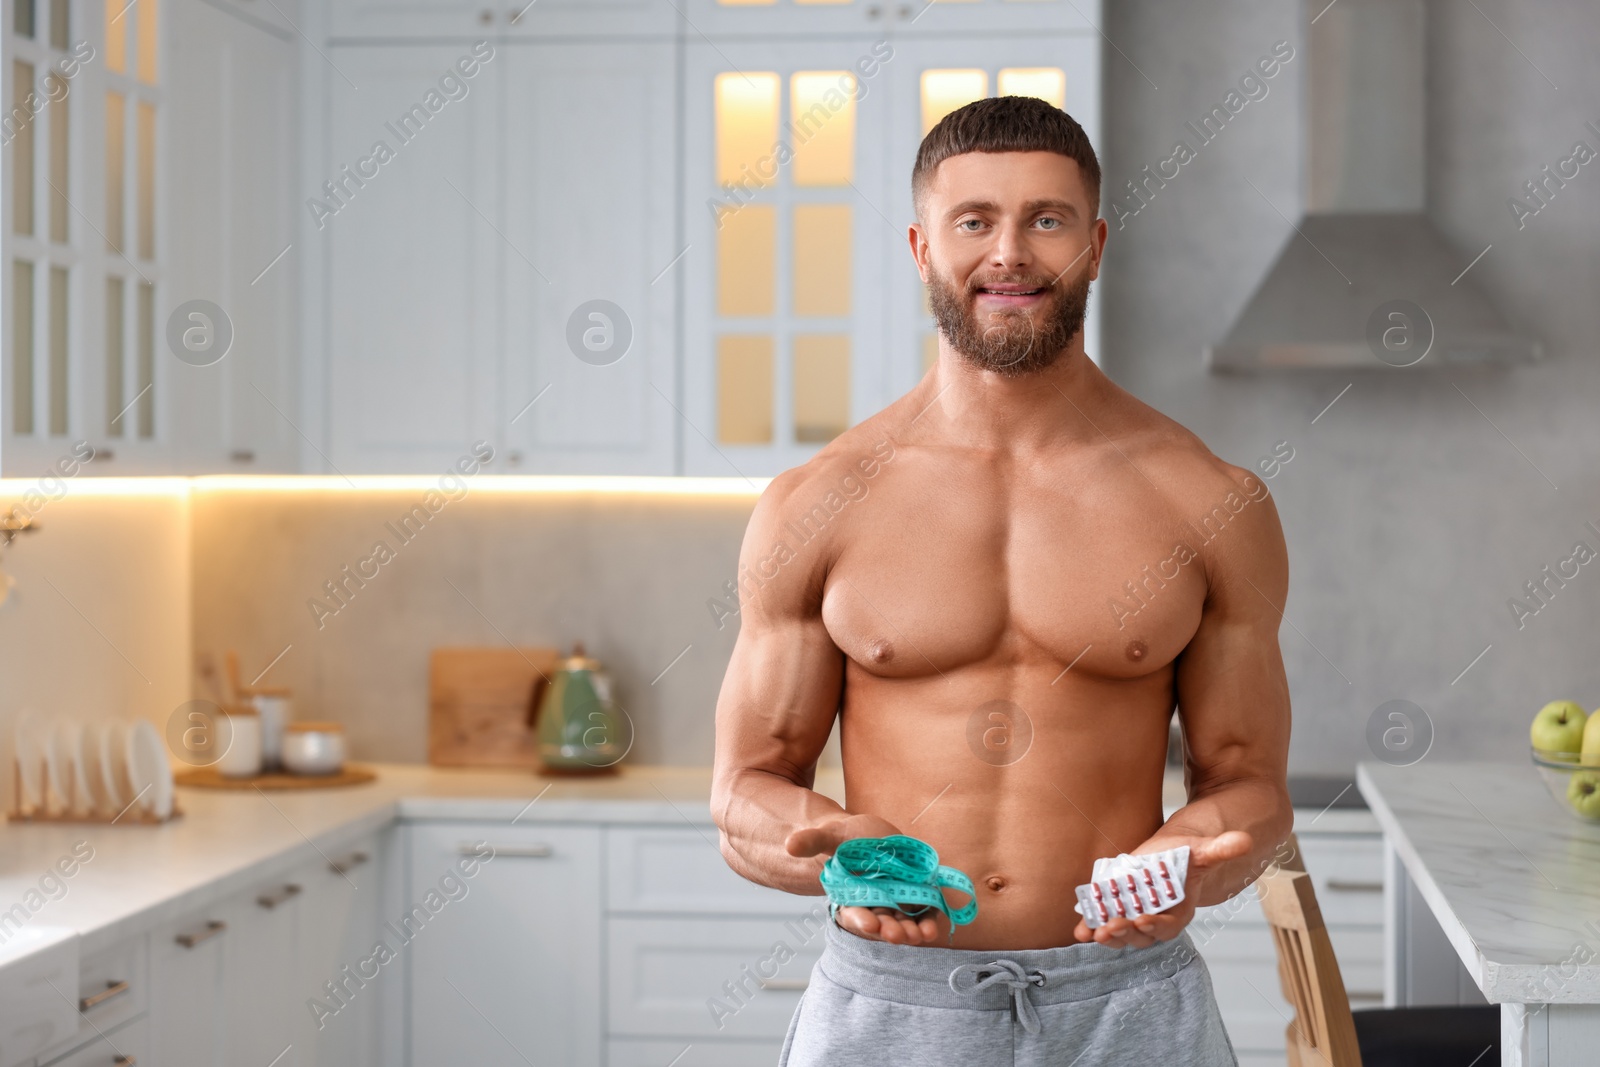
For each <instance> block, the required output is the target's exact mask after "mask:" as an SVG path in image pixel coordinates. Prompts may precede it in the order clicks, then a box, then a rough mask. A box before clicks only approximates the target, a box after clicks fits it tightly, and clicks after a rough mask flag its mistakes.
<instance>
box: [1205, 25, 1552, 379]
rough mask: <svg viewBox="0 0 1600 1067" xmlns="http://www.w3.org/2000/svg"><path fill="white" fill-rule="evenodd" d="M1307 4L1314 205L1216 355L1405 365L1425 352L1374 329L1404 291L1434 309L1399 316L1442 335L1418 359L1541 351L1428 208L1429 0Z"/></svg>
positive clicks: (1253, 362)
mask: <svg viewBox="0 0 1600 1067" xmlns="http://www.w3.org/2000/svg"><path fill="white" fill-rule="evenodd" d="M1305 11H1306V15H1305V17H1306V19H1307V20H1312V21H1310V24H1309V25H1308V26H1307V27H1306V35H1305V39H1306V49H1305V51H1306V57H1305V68H1304V75H1303V76H1304V78H1305V96H1306V101H1305V104H1306V106H1305V123H1304V128H1305V133H1304V152H1303V156H1302V158H1303V161H1304V177H1305V211H1306V214H1305V215H1304V216H1303V217H1302V218H1301V219H1300V220H1299V222H1297V223H1296V224H1295V226H1296V231H1297V232H1293V233H1291V234H1290V235H1289V237H1288V239H1287V241H1285V243H1284V246H1283V249H1282V251H1280V252H1279V253H1278V258H1277V260H1276V262H1274V263H1273V265H1272V268H1271V269H1270V270H1269V271H1267V275H1266V277H1265V278H1263V279H1262V281H1261V284H1260V285H1258V286H1257V287H1256V291H1255V293H1254V294H1252V295H1251V297H1250V300H1249V302H1248V303H1247V304H1246V305H1245V308H1244V310H1243V311H1242V312H1241V313H1240V315H1239V318H1238V319H1237V320H1236V321H1235V322H1234V324H1233V327H1232V328H1231V329H1230V330H1229V331H1228V335H1227V337H1225V338H1224V339H1223V340H1222V341H1220V342H1218V343H1217V344H1215V345H1211V346H1208V347H1207V349H1206V362H1207V365H1208V366H1210V367H1211V368H1212V369H1213V370H1218V371H1243V370H1263V369H1267V368H1272V367H1286V368H1289V367H1293V368H1317V367H1327V368H1352V369H1356V368H1368V367H1371V368H1383V367H1384V366H1385V365H1386V364H1388V365H1404V364H1406V363H1409V362H1410V361H1411V357H1405V358H1391V356H1390V354H1389V353H1383V354H1382V355H1381V356H1380V354H1379V352H1380V350H1379V349H1377V348H1375V347H1374V346H1375V344H1377V343H1378V342H1376V341H1374V340H1369V337H1378V336H1380V335H1382V333H1383V329H1384V326H1383V323H1382V322H1380V320H1385V321H1388V319H1389V315H1388V311H1387V310H1384V311H1382V312H1380V309H1384V308H1385V307H1386V305H1391V304H1392V302H1394V301H1408V302H1410V303H1411V304H1414V305H1416V306H1418V307H1420V308H1421V309H1422V310H1423V311H1424V312H1425V316H1424V317H1422V318H1420V319H1418V320H1417V321H1415V322H1413V321H1411V319H1412V318H1415V316H1414V315H1411V316H1407V317H1406V318H1404V319H1393V320H1392V321H1393V322H1396V323H1402V324H1403V327H1404V329H1405V330H1408V331H1411V340H1412V341H1413V342H1415V343H1416V344H1421V343H1422V342H1424V341H1427V342H1428V347H1427V348H1426V354H1425V356H1423V355H1421V353H1422V352H1423V349H1421V348H1413V349H1412V351H1413V352H1414V353H1416V354H1417V355H1418V356H1419V357H1420V359H1421V361H1420V363H1418V364H1417V365H1418V366H1424V367H1425V366H1430V365H1431V366H1443V365H1446V364H1456V365H1459V364H1465V363H1512V362H1519V361H1523V360H1527V359H1532V358H1536V357H1537V356H1539V355H1540V346H1539V342H1538V341H1536V340H1534V339H1533V338H1531V337H1527V336H1523V335H1519V334H1517V333H1515V332H1513V330H1512V329H1511V327H1510V325H1509V324H1508V323H1507V322H1506V320H1505V319H1504V318H1503V317H1502V316H1501V315H1500V313H1499V311H1498V310H1496V308H1495V306H1494V304H1493V302H1492V301H1491V300H1490V299H1489V296H1488V294H1487V293H1485V292H1484V290H1483V289H1482V288H1481V287H1480V286H1479V285H1478V284H1477V279H1476V278H1475V277H1474V273H1475V272H1474V271H1471V270H1467V268H1468V267H1469V265H1471V264H1472V263H1473V256H1475V255H1477V254H1479V252H1481V251H1482V250H1481V249H1471V250H1464V249H1458V248H1455V247H1453V246H1452V244H1451V242H1450V241H1448V240H1447V239H1446V238H1445V237H1444V235H1443V234H1441V233H1440V232H1439V231H1438V229H1437V228H1435V227H1434V225H1433V223H1432V222H1431V221H1430V220H1429V218H1428V216H1427V212H1426V194H1427V182H1426V171H1425V160H1426V151H1427V128H1426V123H1425V116H1426V99H1425V73H1426V68H1425V52H1426V42H1425V34H1424V17H1425V16H1424V10H1423V0H1337V2H1336V3H1334V4H1333V5H1332V6H1329V5H1328V0H1307V3H1306V7H1305ZM1479 276H1481V275H1479ZM1375 323H1377V324H1378V325H1377V326H1376V327H1375V326H1374V324H1375ZM1395 336H1397V337H1403V334H1399V333H1397V334H1396V335H1395Z"/></svg>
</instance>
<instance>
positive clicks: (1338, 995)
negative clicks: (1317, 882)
mask: <svg viewBox="0 0 1600 1067" xmlns="http://www.w3.org/2000/svg"><path fill="white" fill-rule="evenodd" d="M1289 847H1290V851H1291V853H1292V854H1291V856H1290V858H1289V859H1286V860H1284V861H1283V862H1282V863H1281V864H1278V865H1275V866H1273V867H1270V868H1268V870H1267V873H1266V874H1263V875H1262V876H1261V877H1260V878H1259V879H1258V880H1257V881H1256V892H1257V894H1258V895H1259V896H1260V898H1261V910H1262V911H1263V912H1264V913H1265V914H1266V917H1267V925H1268V926H1269V927H1270V928H1271V930H1272V940H1273V943H1274V944H1275V945H1276V947H1277V950H1278V979H1279V981H1280V982H1281V983H1282V985H1283V995H1284V997H1285V999H1287V1000H1288V1001H1289V1003H1290V1004H1291V1005H1292V1006H1293V1007H1294V1018H1293V1019H1292V1020H1290V1022H1289V1026H1288V1028H1287V1029H1286V1030H1285V1032H1284V1038H1285V1043H1286V1044H1287V1046H1288V1052H1289V1067H1389V1065H1391V1064H1392V1065H1401V1064H1406V1065H1409V1064H1418V1063H1426V1064H1437V1065H1439V1067H1472V1065H1477V1067H1488V1065H1490V1064H1496V1063H1499V1062H1500V1009H1499V1008H1497V1007H1494V1006H1492V1005H1491V1006H1487V1007H1471V1006H1467V1007H1427V1008H1374V1009H1370V1010H1364V1011H1359V1012H1351V1010H1350V1000H1349V997H1348V996H1346V994H1345V988H1344V977H1343V976H1342V975H1341V974H1340V973H1339V961H1338V959H1337V958H1336V957H1335V956H1334V952H1333V942H1332V941H1331V940H1330V939H1329V937H1328V928H1327V927H1326V926H1325V925H1324V924H1323V921H1322V909H1320V908H1319V907H1317V896H1316V892H1315V891H1314V890H1313V888H1312V884H1311V876H1310V875H1309V874H1307V873H1306V870H1305V863H1304V861H1303V860H1302V859H1301V856H1300V843H1299V841H1297V840H1296V839H1295V838H1294V836H1293V835H1290V837H1289Z"/></svg>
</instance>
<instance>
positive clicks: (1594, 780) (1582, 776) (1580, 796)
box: [1567, 771, 1600, 819]
mask: <svg viewBox="0 0 1600 1067" xmlns="http://www.w3.org/2000/svg"><path fill="white" fill-rule="evenodd" d="M1567 802H1568V803H1570V804H1571V805H1572V810H1573V811H1575V812H1577V813H1578V814H1579V815H1582V816H1583V817H1584V818H1585V819H1600V771H1573V772H1572V777H1571V778H1569V779H1568V780H1567Z"/></svg>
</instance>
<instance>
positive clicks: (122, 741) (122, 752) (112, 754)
mask: <svg viewBox="0 0 1600 1067" xmlns="http://www.w3.org/2000/svg"><path fill="white" fill-rule="evenodd" d="M125 734H126V728H125V727H124V726H123V725H122V723H120V722H118V721H117V720H115V719H111V720H108V721H107V722H106V723H105V725H104V726H102V727H101V729H100V781H101V784H102V785H103V786H104V787H105V791H106V799H107V800H108V801H109V803H108V804H107V805H106V810H107V811H108V812H110V813H111V814H112V815H116V814H118V813H119V812H121V811H122V809H123V808H125V807H127V806H128V803H129V802H130V801H132V800H133V790H132V789H130V788H128V756H127V753H128V742H127V737H126V736H125Z"/></svg>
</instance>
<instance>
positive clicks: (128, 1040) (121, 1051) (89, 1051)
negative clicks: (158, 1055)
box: [39, 1018, 154, 1067]
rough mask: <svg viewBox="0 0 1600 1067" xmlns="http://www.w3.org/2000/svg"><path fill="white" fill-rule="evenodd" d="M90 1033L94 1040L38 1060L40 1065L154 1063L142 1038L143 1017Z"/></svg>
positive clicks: (123, 1066)
mask: <svg viewBox="0 0 1600 1067" xmlns="http://www.w3.org/2000/svg"><path fill="white" fill-rule="evenodd" d="M89 1032H90V1034H91V1035H93V1040H92V1041H90V1042H89V1043H88V1044H86V1045H83V1046H82V1047H80V1048H78V1049H75V1050H74V1051H72V1052H69V1053H67V1054H66V1055H65V1056H62V1057H60V1058H58V1059H53V1060H40V1061H39V1062H40V1065H41V1067H131V1065H133V1064H141V1063H153V1062H154V1061H153V1060H152V1059H151V1057H150V1048H149V1043H148V1041H146V1039H145V1020H144V1019H142V1018H141V1019H136V1020H134V1021H133V1022H131V1023H124V1024H123V1025H122V1026H119V1027H117V1028H115V1029H106V1030H105V1032H104V1033H99V1034H96V1033H94V1031H93V1030H90V1031H89Z"/></svg>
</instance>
